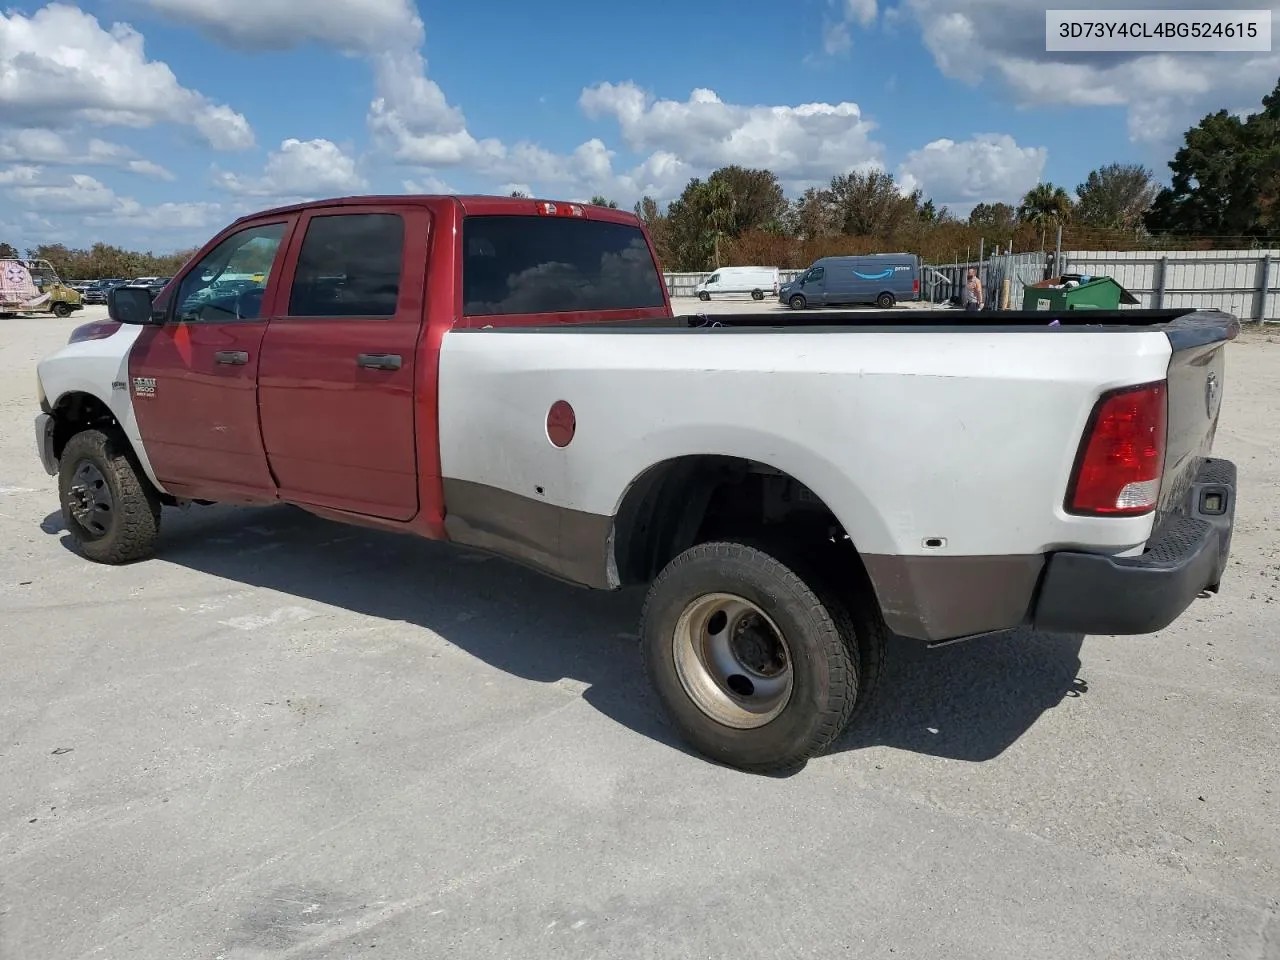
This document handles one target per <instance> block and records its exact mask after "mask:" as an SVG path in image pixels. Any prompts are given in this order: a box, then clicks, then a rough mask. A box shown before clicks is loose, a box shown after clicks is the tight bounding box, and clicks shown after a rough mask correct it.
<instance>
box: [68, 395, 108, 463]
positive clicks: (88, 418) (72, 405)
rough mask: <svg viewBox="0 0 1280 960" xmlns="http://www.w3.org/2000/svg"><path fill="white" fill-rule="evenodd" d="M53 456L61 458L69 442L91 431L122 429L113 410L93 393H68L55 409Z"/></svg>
mask: <svg viewBox="0 0 1280 960" xmlns="http://www.w3.org/2000/svg"><path fill="white" fill-rule="evenodd" d="M53 423H54V427H53V455H54V456H55V457H61V456H62V451H63V449H64V448H65V447H66V445H67V441H68V440H70V439H71V438H72V437H74V436H75V435H76V434H77V433H81V432H82V431H85V430H91V429H95V428H96V429H115V430H118V429H119V428H120V424H119V422H118V421H117V420H116V418H115V414H113V413H112V412H111V408H110V407H108V406H107V405H106V404H105V403H103V402H102V401H101V400H99V399H98V398H97V397H95V396H94V395H93V394H91V393H68V394H66V395H65V396H63V397H60V398H59V399H58V403H57V405H56V406H55V407H54V408H53Z"/></svg>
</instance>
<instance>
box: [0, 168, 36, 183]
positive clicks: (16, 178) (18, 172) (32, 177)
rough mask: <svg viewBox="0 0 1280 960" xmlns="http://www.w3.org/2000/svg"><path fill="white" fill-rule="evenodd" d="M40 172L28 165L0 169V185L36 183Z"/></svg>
mask: <svg viewBox="0 0 1280 960" xmlns="http://www.w3.org/2000/svg"><path fill="white" fill-rule="evenodd" d="M41 172H42V171H41V170H40V168H39V167H33V166H30V165H28V164H18V165H16V166H12V167H0V185H5V186H7V185H10V184H15V183H36V182H37V181H39V179H40V174H41Z"/></svg>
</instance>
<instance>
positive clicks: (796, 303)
mask: <svg viewBox="0 0 1280 960" xmlns="http://www.w3.org/2000/svg"><path fill="white" fill-rule="evenodd" d="M787 306H789V307H790V308H791V309H792V310H803V309H804V308H805V306H806V303H805V299H804V297H802V296H800V294H798V293H797V294H796V295H795V296H794V297H792V298H791V299H790V300H788V301H787Z"/></svg>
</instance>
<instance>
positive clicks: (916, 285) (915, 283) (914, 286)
mask: <svg viewBox="0 0 1280 960" xmlns="http://www.w3.org/2000/svg"><path fill="white" fill-rule="evenodd" d="M911 292H912V293H919V292H920V278H919V277H916V278H915V279H914V280H912V281H911Z"/></svg>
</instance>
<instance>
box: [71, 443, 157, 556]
mask: <svg viewBox="0 0 1280 960" xmlns="http://www.w3.org/2000/svg"><path fill="white" fill-rule="evenodd" d="M58 496H59V499H60V500H61V503H62V521H63V523H64V524H65V525H66V527H67V531H68V532H69V533H70V534H71V536H72V539H74V540H75V542H76V546H77V547H78V548H79V550H80V552H81V553H83V554H84V555H85V556H86V557H88V558H89V559H90V560H93V561H95V562H97V563H108V564H121V563H130V562H132V561H135V560H142V559H145V558H147V557H149V556H151V555H152V554H153V553H154V552H155V545H156V540H157V539H158V537H159V535H160V498H159V496H158V495H157V494H156V491H155V488H154V487H152V486H151V483H150V482H149V481H148V480H147V478H146V476H145V475H144V474H143V473H142V470H141V468H140V466H139V464H138V462H137V460H136V459H135V457H134V455H133V451H132V450H131V449H130V448H129V445H128V443H127V442H126V441H125V440H124V438H123V437H121V436H120V435H119V434H117V433H104V432H102V431H101V430H85V431H83V432H81V433H77V434H76V435H75V436H73V437H72V438H71V439H70V440H68V441H67V445H66V447H65V448H64V449H63V451H62V456H61V458H60V459H59V462H58Z"/></svg>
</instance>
